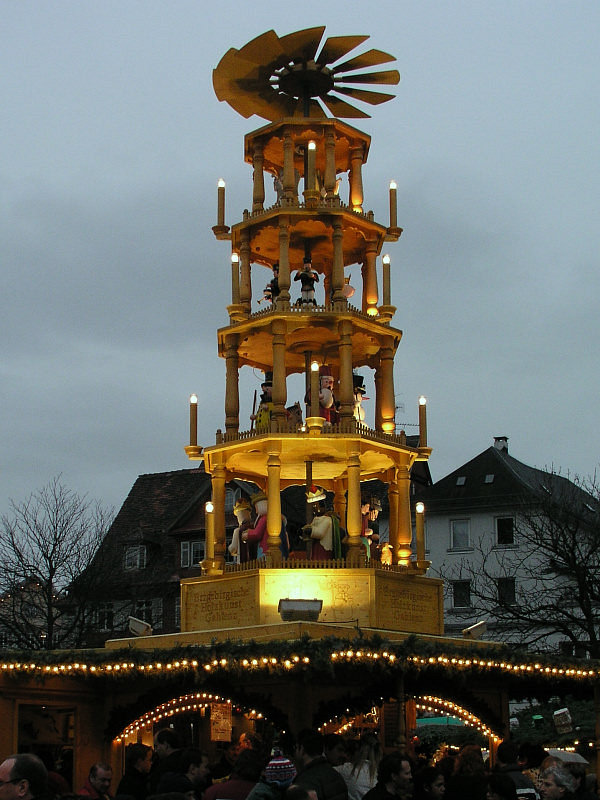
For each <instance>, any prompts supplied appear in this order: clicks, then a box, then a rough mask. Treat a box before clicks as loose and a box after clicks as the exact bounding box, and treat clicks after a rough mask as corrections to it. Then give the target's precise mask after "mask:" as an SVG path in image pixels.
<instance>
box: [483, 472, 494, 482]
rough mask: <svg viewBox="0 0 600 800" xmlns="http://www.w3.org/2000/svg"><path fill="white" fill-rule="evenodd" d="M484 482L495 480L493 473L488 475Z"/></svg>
mask: <svg viewBox="0 0 600 800" xmlns="http://www.w3.org/2000/svg"><path fill="white" fill-rule="evenodd" d="M483 482H484V483H493V482H494V476H493V474H489V475H486V476H485V478H484V479H483Z"/></svg>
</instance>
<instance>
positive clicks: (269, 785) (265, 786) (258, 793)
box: [246, 750, 296, 800]
mask: <svg viewBox="0 0 600 800" xmlns="http://www.w3.org/2000/svg"><path fill="white" fill-rule="evenodd" d="M295 777H296V767H295V766H294V764H293V762H292V761H290V759H289V758H286V756H284V755H283V753H281V751H280V750H276V751H275V752H274V754H273V756H272V757H271V760H270V761H269V763H268V764H267V766H266V767H265V768H264V770H263V777H262V778H261V779H260V781H259V782H258V783H257V784H256V786H255V787H254V789H252V791H251V792H250V794H249V795H248V797H247V798H246V800H283V798H284V797H285V790H286V789H287V788H288V786H291V785H292V782H293V780H294V778H295Z"/></svg>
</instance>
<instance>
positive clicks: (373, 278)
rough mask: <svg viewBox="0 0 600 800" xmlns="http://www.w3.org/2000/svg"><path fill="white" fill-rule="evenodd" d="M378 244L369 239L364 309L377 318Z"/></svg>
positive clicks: (364, 280) (365, 271) (364, 273)
mask: <svg viewBox="0 0 600 800" xmlns="http://www.w3.org/2000/svg"><path fill="white" fill-rule="evenodd" d="M376 259H377V242H375V240H374V239H369V241H368V242H367V247H366V252H365V263H364V265H363V295H364V297H363V308H364V309H365V311H366V313H367V314H369V315H371V316H377V313H376V312H377V303H378V302H379V290H378V288H377V265H376Z"/></svg>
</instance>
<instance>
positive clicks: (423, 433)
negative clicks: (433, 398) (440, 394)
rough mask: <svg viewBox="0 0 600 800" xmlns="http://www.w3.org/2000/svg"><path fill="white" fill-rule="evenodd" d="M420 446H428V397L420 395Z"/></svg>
mask: <svg viewBox="0 0 600 800" xmlns="http://www.w3.org/2000/svg"><path fill="white" fill-rule="evenodd" d="M419 447H427V398H426V397H423V395H421V397H419Z"/></svg>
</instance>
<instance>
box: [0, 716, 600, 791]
mask: <svg viewBox="0 0 600 800" xmlns="http://www.w3.org/2000/svg"><path fill="white" fill-rule="evenodd" d="M60 778H61V776H59V775H57V774H56V773H54V772H53V771H52V770H51V769H50V770H48V769H47V768H46V766H45V765H44V763H43V762H42V760H41V759H40V758H39V757H38V756H36V755H33V754H31V753H25V754H17V755H13V756H9V757H8V758H6V759H5V760H4V761H3V762H2V763H1V764H0V800H58V798H61V800H75V798H88V800H593V799H594V798H597V797H598V795H597V793H596V788H597V787H596V784H595V776H594V775H593V774H590V775H586V770H585V764H584V763H578V762H571V761H567V762H565V761H562V760H561V759H559V758H556V757H554V756H550V755H548V753H546V752H545V751H544V750H543V749H542V748H539V747H534V746H527V745H522V746H521V747H520V748H517V746H516V745H515V744H514V743H513V742H512V741H510V740H507V741H504V742H502V743H500V745H499V746H498V748H497V751H496V754H495V759H494V765H493V767H490V765H489V763H488V762H486V761H485V760H484V757H483V754H482V751H481V748H480V747H479V746H477V745H466V746H464V747H463V748H462V749H461V750H460V751H459V752H458V753H457V754H456V755H450V754H449V753H448V752H444V753H440V754H438V758H437V759H428V760H427V759H425V758H423V757H419V758H416V759H415V758H411V757H409V756H408V755H407V754H405V753H402V752H400V751H392V752H387V753H384V750H383V747H382V746H381V743H380V741H379V738H378V736H377V734H376V733H374V732H366V733H364V734H363V735H362V736H361V738H360V739H359V740H358V741H356V740H352V739H346V738H344V737H342V736H339V735H335V734H331V735H327V736H323V735H322V734H321V733H319V732H318V731H315V730H309V729H307V730H304V731H301V732H300V733H299V734H298V736H297V738H296V739H295V741H294V742H291V741H288V740H287V739H286V740H284V739H283V738H282V739H281V740H279V741H277V742H275V743H274V744H272V745H270V746H269V747H265V745H264V743H263V741H262V739H261V738H260V737H259V736H258V735H256V734H252V733H245V734H242V735H241V736H240V737H239V739H238V740H237V741H236V742H234V743H231V744H230V745H228V746H227V747H226V748H225V749H224V750H223V752H222V754H221V757H220V759H219V760H217V761H216V762H214V763H211V761H210V758H209V755H208V754H207V753H205V752H203V751H202V750H199V749H192V748H183V747H181V744H180V741H179V738H178V736H177V734H176V732H175V731H173V730H172V729H170V728H165V729H163V730H161V731H159V732H158V733H157V734H156V736H155V737H154V747H153V748H152V747H150V746H148V745H145V744H141V743H136V744H130V745H129V746H128V747H127V750H126V753H125V769H124V773H123V777H122V778H121V780H120V781H119V783H118V785H117V786H116V787H113V786H112V780H113V773H112V768H111V767H110V765H109V764H106V763H101V762H98V763H95V764H92V766H91V767H90V770H89V774H88V777H87V779H86V781H85V783H84V785H83V786H81V787H80V788H79V789H78V790H76V791H75V792H74V791H73V790H72V788H71V787H69V786H68V785H67V784H66V782H65V781H64V778H62V779H61V780H59V779H60Z"/></svg>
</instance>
